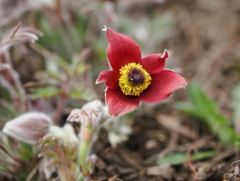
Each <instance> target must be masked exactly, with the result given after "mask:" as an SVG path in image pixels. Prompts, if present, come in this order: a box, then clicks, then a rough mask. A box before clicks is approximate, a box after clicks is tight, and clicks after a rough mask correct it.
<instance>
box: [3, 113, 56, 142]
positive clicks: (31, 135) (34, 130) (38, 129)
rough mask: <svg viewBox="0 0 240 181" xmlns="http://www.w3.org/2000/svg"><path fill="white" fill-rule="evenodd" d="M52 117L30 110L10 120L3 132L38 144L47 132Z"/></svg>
mask: <svg viewBox="0 0 240 181" xmlns="http://www.w3.org/2000/svg"><path fill="white" fill-rule="evenodd" d="M51 124H52V119H51V118H50V117H49V116H47V115H46V114H44V113H38V112H30V113H25V114H23V115H20V116H19V117H17V118H15V119H13V120H10V121H8V122H7V123H6V124H5V125H4V128H3V132H4V133H5V134H7V135H8V136H10V137H13V138H15V139H17V140H19V141H22V142H25V143H28V144H36V143H37V141H38V140H39V139H40V138H42V137H43V136H44V135H45V134H46V133H47V132H48V128H49V126H50V125H51Z"/></svg>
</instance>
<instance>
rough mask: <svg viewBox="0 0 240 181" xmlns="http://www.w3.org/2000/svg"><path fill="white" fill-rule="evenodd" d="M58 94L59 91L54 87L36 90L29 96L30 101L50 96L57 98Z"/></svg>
mask: <svg viewBox="0 0 240 181" xmlns="http://www.w3.org/2000/svg"><path fill="white" fill-rule="evenodd" d="M58 92H59V89H57V88H55V87H43V88H37V89H34V90H33V91H32V94H31V95H30V98H31V99H39V98H42V97H44V98H49V97H52V96H57V95H58Z"/></svg>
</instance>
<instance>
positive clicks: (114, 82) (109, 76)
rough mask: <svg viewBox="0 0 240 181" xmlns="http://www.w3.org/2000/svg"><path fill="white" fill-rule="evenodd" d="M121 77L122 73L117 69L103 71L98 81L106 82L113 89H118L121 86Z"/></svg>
mask: <svg viewBox="0 0 240 181" xmlns="http://www.w3.org/2000/svg"><path fill="white" fill-rule="evenodd" d="M119 77H120V74H119V73H118V72H116V71H115V70H110V71H102V72H101V73H100V75H99V77H98V79H97V81H96V83H100V82H105V84H106V86H107V87H109V88H110V89H113V90H117V89H118V88H119V86H118V79H119Z"/></svg>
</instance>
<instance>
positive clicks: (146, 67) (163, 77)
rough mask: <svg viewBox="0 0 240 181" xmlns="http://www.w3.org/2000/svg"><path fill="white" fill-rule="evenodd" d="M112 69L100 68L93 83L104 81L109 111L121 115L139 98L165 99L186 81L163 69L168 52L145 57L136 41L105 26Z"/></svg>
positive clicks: (146, 99)
mask: <svg viewBox="0 0 240 181" xmlns="http://www.w3.org/2000/svg"><path fill="white" fill-rule="evenodd" d="M104 30H105V31H106V37H107V39H108V42H109V45H108V48H107V57H108V60H109V63H110V66H111V70H109V71H102V72H101V73H100V75H99V77H98V79H97V81H96V83H100V82H105V84H106V86H107V89H106V97H105V98H106V103H107V105H108V108H109V114H110V115H112V116H120V115H123V114H126V113H129V112H131V111H133V110H134V109H136V108H137V107H138V106H139V104H140V101H144V102H147V103H156V102H159V101H162V100H164V99H166V98H168V97H169V96H170V95H171V94H172V93H173V91H174V90H176V89H178V88H181V87H183V86H185V85H186V80H185V79H184V78H183V77H181V76H180V75H178V74H177V73H175V72H174V71H172V70H168V69H164V66H165V60H166V58H168V57H169V53H168V52H167V51H165V52H164V53H163V54H152V55H149V56H146V57H144V58H142V57H141V51H140V48H139V46H138V45H137V43H136V42H135V41H134V40H133V39H131V38H130V37H128V36H125V35H122V34H120V33H117V32H115V31H113V30H111V29H110V28H107V27H105V29H104Z"/></svg>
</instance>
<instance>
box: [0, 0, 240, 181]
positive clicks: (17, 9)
mask: <svg viewBox="0 0 240 181" xmlns="http://www.w3.org/2000/svg"><path fill="white" fill-rule="evenodd" d="M239 11H240V4H239V1H238V0H232V1H228V0H220V1H216V2H215V1H211V2H209V1H207V0H194V1H192V0H184V1H172V0H170V1H164V0H149V1H144V0H140V1H138V0H134V1H126V0H123V1H116V0H109V1H107V0H103V1H100V0H90V1H89V0H88V1H87V0H71V1H67V0H49V1H47V0H35V1H31V0H0V39H1V45H0V127H1V128H3V126H4V125H5V123H6V122H8V121H9V120H12V119H14V118H16V117H18V116H19V115H21V114H23V113H26V112H32V111H39V112H44V113H45V114H47V115H48V116H50V117H51V118H52V120H53V122H54V124H55V126H56V127H57V128H56V129H58V128H59V129H61V131H56V130H55V132H65V131H64V130H63V129H64V128H61V127H59V126H63V125H65V120H66V118H67V116H68V115H69V113H70V112H71V110H72V109H75V108H81V107H82V105H83V104H85V103H87V102H88V101H90V100H94V99H100V100H102V101H103V100H104V89H105V85H104V84H99V85H94V82H95V79H96V78H97V76H98V74H99V72H100V71H103V70H106V69H107V68H108V64H107V61H106V47H107V41H106V38H105V34H104V33H102V32H101V29H102V28H103V25H107V26H108V27H110V28H112V29H114V30H115V31H117V32H120V33H122V34H126V35H128V36H130V37H132V38H133V39H134V40H136V41H137V43H138V44H139V45H140V47H141V50H142V51H143V56H144V55H148V54H152V53H157V52H163V51H164V49H168V50H169V51H170V53H171V57H170V58H169V61H167V62H166V64H167V65H166V67H168V68H171V69H174V70H175V71H177V72H178V73H181V74H182V75H183V77H185V78H186V79H187V80H188V82H189V86H188V87H187V91H186V90H179V91H177V92H176V93H175V94H174V95H173V96H172V97H171V98H169V99H167V100H166V101H164V102H162V103H159V104H153V105H149V104H148V105H146V104H142V105H141V107H140V108H139V109H140V110H141V111H139V110H137V111H135V112H133V113H130V114H128V115H126V116H124V117H120V118H115V120H113V121H111V122H110V124H106V125H104V127H105V129H101V130H100V132H99V134H98V137H97V139H96V140H97V141H96V142H95V144H93V145H92V149H93V150H94V151H93V152H90V153H89V154H90V155H91V154H92V153H96V154H97V156H98V158H97V160H96V166H95V169H94V171H93V173H92V178H94V179H100V180H101V179H102V180H104V178H106V179H105V180H107V179H108V178H109V179H110V177H112V179H117V178H118V179H120V178H121V179H123V180H125V181H130V180H140V179H142V180H151V179H152V180H154V179H155V180H160V181H161V180H164V179H165V180H172V179H175V180H181V179H182V180H192V178H193V177H194V179H199V180H201V179H202V180H204V179H205V180H207V179H215V180H220V179H222V175H223V174H224V173H228V168H229V167H230V166H229V165H230V164H231V162H233V161H235V160H237V159H239V154H238V151H237V150H236V146H235V145H236V144H237V143H238V141H239V136H238V135H239V119H238V118H239V86H238V82H239V81H240V79H239V78H240V76H239V75H240V74H239V72H240V71H239V67H240V66H239V57H240V54H239V51H238V50H239V48H240V43H239V42H240V41H239V40H240V39H239V32H240V23H239ZM229 20H231V21H229ZM180 67H181V68H180ZM192 81H195V82H197V83H198V84H197V83H193V84H192V83H191V82H192ZM186 92H187V93H186ZM232 92H233V93H232ZM176 100H177V101H178V102H177V103H176V107H177V108H178V109H175V107H174V105H175V101H176ZM184 112H185V113H184ZM189 115H190V116H189ZM199 120H200V121H199ZM71 124H72V125H73V127H74V132H75V133H78V131H79V130H80V126H79V124H78V123H71ZM106 130H107V131H106ZM70 132H71V131H70ZM49 135H50V133H49V134H48V135H46V137H44V138H43V139H42V140H41V141H40V143H39V145H38V146H36V145H28V144H26V143H22V142H20V141H17V140H15V139H12V138H9V137H7V136H6V135H5V134H3V133H1V134H0V138H1V144H0V150H1V151H0V169H1V172H0V173H1V177H0V179H1V180H6V179H8V180H30V179H31V180H51V179H53V178H57V177H58V176H59V177H61V176H60V175H59V171H60V170H61V169H63V168H62V165H67V166H66V168H68V169H70V170H71V169H72V170H75V168H76V165H74V161H75V160H74V158H75V157H76V149H77V148H76V147H77V146H75V145H74V144H69V145H66V144H63V142H62V141H61V136H59V135H58V136H56V135H55V137H56V140H52V136H49ZM215 135H216V136H215ZM57 137H59V138H57ZM107 138H108V139H107ZM201 138H202V139H201ZM59 150H60V151H59ZM40 152H42V157H38V154H39V153H40ZM191 153H192V154H191ZM53 155H57V156H53ZM52 156H53V157H52ZM66 156H67V157H66ZM47 157H49V158H47ZM59 160H60V161H66V162H58V161H59ZM156 161H157V163H156ZM184 163H187V164H184ZM209 163H211V164H209ZM49 164H50V165H49ZM71 164H72V165H71ZM186 165H187V166H186ZM47 166H50V167H51V168H47ZM58 169H59V170H58ZM160 170H161V171H160ZM64 171H65V170H64ZM63 173H65V172H63ZM191 173H194V174H193V177H191V178H190V177H189V175H191ZM229 173H230V172H229ZM235 175H236V174H235ZM71 176H72V175H69V178H71V179H72V177H71ZM74 176H76V175H74ZM119 177H120V178H119ZM229 177H230V176H229ZM63 178H64V176H63V177H62V179H63ZM69 178H67V179H69ZM76 178H77V177H76ZM229 179H230V178H229Z"/></svg>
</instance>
